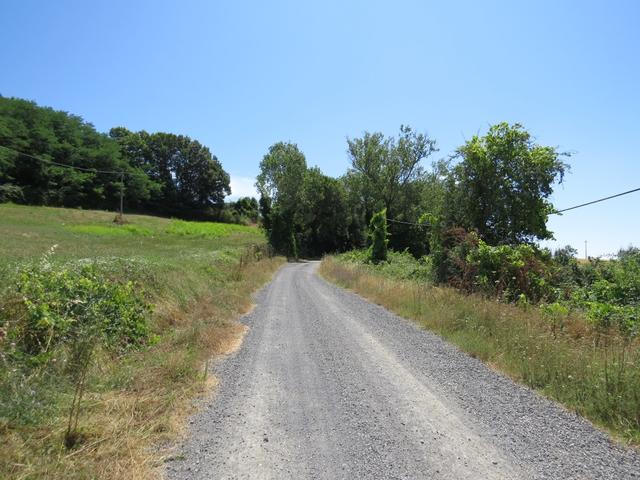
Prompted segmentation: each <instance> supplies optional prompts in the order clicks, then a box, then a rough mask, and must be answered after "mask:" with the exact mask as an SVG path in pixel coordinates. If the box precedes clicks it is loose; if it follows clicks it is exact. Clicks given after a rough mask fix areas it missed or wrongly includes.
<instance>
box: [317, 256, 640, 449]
mask: <svg viewBox="0 0 640 480" xmlns="http://www.w3.org/2000/svg"><path fill="white" fill-rule="evenodd" d="M320 272H321V274H322V275H323V276H324V277H326V278H327V279H328V280H330V281H333V282H335V283H337V284H338V285H341V286H343V287H345V288H349V289H352V290H353V291H355V292H357V293H359V294H361V295H363V296H365V297H367V298H369V299H370V300H372V301H374V302H376V303H378V304H380V305H383V306H385V307H386V308H388V309H390V310H392V311H394V312H396V313H397V314H399V315H402V316H404V317H406V318H410V319H413V320H415V321H416V322H418V323H419V324H420V325H421V326H423V327H425V328H427V329H429V330H432V331H434V332H435V333H437V334H439V335H441V336H442V337H444V338H446V339H447V340H449V341H450V342H452V343H454V344H455V345H457V346H458V347H459V348H460V349H462V350H463V351H465V352H467V353H469V354H470V355H472V356H474V357H477V358H479V359H481V360H483V361H485V362H486V363H488V364H489V365H491V366H492V367H493V368H495V369H497V370H499V371H502V372H504V373H506V374H508V375H510V376H511V377H512V378H514V379H515V380H517V381H520V382H522V383H524V384H526V385H528V386H529V387H531V388H534V389H537V390H538V391H540V392H542V393H543V394H545V395H547V396H549V397H551V398H553V399H555V400H557V401H559V402H561V403H563V404H564V405H565V406H567V407H568V408H571V409H573V410H575V411H576V412H578V413H580V414H581V415H584V416H585V417H587V418H589V419H590V420H592V421H593V422H594V423H596V424H597V425H600V426H601V427H604V428H605V429H608V430H609V431H610V432H611V433H612V434H613V435H614V436H616V437H617V438H619V439H621V440H622V441H625V442H628V443H630V444H635V445H639V444H640V343H639V342H638V339H637V338H629V337H622V336H620V335H619V334H618V333H616V331H613V330H611V331H602V330H598V329H597V328H594V327H593V326H592V325H590V324H589V322H587V321H586V319H585V317H584V316H583V315H580V313H578V312H574V313H568V314H567V313H566V312H564V313H562V314H561V315H553V314H552V313H553V312H548V313H546V314H545V313H544V312H545V310H544V309H542V308H539V307H536V306H530V305H525V306H521V307H518V306H516V305H513V304H504V303H500V302H497V301H496V300H491V299H488V298H485V297H481V296H479V295H464V294H462V293H460V292H458V291H456V290H454V289H452V288H449V287H444V288H443V287H436V286H433V285H432V284H430V283H429V282H428V281H426V280H424V279H417V280H416V279H415V278H412V279H408V278H399V277H398V275H397V272H395V271H394V270H393V269H381V268H379V267H374V266H372V265H365V264H362V263H357V262H351V261H348V260H345V259H342V260H341V259H339V258H335V257H326V258H325V259H324V260H323V262H322V264H321V267H320Z"/></svg>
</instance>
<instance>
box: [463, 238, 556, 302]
mask: <svg viewBox="0 0 640 480" xmlns="http://www.w3.org/2000/svg"><path fill="white" fill-rule="evenodd" d="M545 260H546V262H547V263H545ZM548 260H549V259H545V258H543V255H542V253H541V252H540V251H539V250H538V249H537V248H535V247H533V246H531V245H527V244H520V245H516V246H509V245H499V246H491V245H488V244H487V243H485V242H484V241H482V240H479V241H478V246H477V248H475V249H473V250H472V251H470V252H469V253H468V254H467V258H466V263H467V266H466V268H467V269H469V270H470V272H471V274H472V275H473V285H472V287H471V290H475V291H481V292H483V293H485V294H487V295H491V296H498V297H501V298H503V299H505V300H506V301H509V302H521V303H522V302H524V301H525V299H526V300H527V301H531V302H539V301H540V300H542V299H544V298H547V297H548V296H549V294H550V287H549V284H548V283H547V280H546V278H547V277H548V274H547V271H548Z"/></svg>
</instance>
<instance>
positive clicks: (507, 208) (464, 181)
mask: <svg viewBox="0 0 640 480" xmlns="http://www.w3.org/2000/svg"><path fill="white" fill-rule="evenodd" d="M567 155H568V154H566V153H560V152H558V151H557V149H556V148H554V147H548V146H542V145H538V144H537V143H535V142H534V140H533V139H532V138H531V135H530V134H529V132H527V131H526V130H525V129H524V127H523V126H522V125H520V124H517V123H516V124H514V125H509V124H508V123H499V124H497V125H494V126H492V127H491V128H489V132H488V133H487V134H486V135H485V136H482V137H480V136H477V135H476V136H474V137H473V138H472V139H471V140H469V141H468V142H466V143H465V144H464V145H463V146H462V147H460V148H459V149H458V150H457V152H456V157H457V158H458V159H460V163H458V164H457V165H456V166H455V167H454V168H453V169H452V171H451V175H450V177H449V180H448V193H447V198H446V205H447V211H446V216H447V220H448V223H449V224H452V225H455V226H462V227H465V228H467V229H474V230H477V231H478V233H479V235H480V236H481V238H482V239H483V240H485V241H486V242H487V243H489V244H492V245H496V244H503V243H510V244H515V243H520V242H531V241H533V240H535V239H546V238H552V233H551V232H550V231H549V230H548V229H547V218H548V215H549V213H551V212H552V211H553V205H552V204H551V202H550V201H549V196H550V195H551V193H552V192H553V185H554V183H556V182H558V183H561V182H562V180H563V178H564V174H565V172H566V171H567V169H568V166H567V165H566V164H565V163H563V162H562V161H561V157H562V156H567Z"/></svg>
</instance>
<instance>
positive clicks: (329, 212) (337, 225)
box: [295, 167, 349, 257]
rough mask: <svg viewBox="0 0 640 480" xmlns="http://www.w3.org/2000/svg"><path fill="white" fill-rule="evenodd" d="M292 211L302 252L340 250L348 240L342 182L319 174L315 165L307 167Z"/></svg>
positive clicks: (313, 252) (344, 195)
mask: <svg viewBox="0 0 640 480" xmlns="http://www.w3.org/2000/svg"><path fill="white" fill-rule="evenodd" d="M300 197H301V198H300V203H299V204H298V208H297V211H296V216H295V218H296V229H297V231H298V232H299V235H298V237H299V239H300V242H299V243H300V250H301V252H302V254H303V255H305V256H310V257H318V256H320V255H322V254H323V253H326V252H336V251H342V250H344V249H345V248H346V247H347V245H348V243H349V236H348V235H349V233H348V231H347V205H346V194H345V191H344V187H343V186H342V184H341V183H340V182H339V181H338V180H336V179H333V178H331V177H328V176H326V175H323V174H322V172H321V171H320V169H319V168H317V167H316V168H310V169H309V170H307V172H306V174H305V177H304V183H303V185H302V192H301V195H300Z"/></svg>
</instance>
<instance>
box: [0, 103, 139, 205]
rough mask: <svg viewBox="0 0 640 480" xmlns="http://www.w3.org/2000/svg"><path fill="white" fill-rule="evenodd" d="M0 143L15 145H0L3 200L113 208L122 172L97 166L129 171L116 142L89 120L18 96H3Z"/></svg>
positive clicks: (0, 111) (0, 179) (0, 115)
mask: <svg viewBox="0 0 640 480" xmlns="http://www.w3.org/2000/svg"><path fill="white" fill-rule="evenodd" d="M0 145H3V146H5V147H8V148H9V149H11V150H7V149H0V184H2V187H3V188H2V195H1V196H2V197H3V198H4V199H5V200H11V201H18V202H22V203H29V204H35V205H55V206H66V207H86V208H112V209H115V208H116V207H117V205H118V199H119V193H120V187H121V184H120V177H119V175H118V174H105V173H100V172H98V171H97V170H101V171H115V172H121V171H123V172H130V170H131V169H130V167H129V165H128V164H127V162H126V161H125V160H123V159H122V157H121V156H120V153H119V149H118V145H117V144H116V143H115V142H114V141H113V140H111V139H110V138H108V137H107V136H106V135H104V134H101V133H99V132H97V131H96V129H95V128H94V127H93V125H91V124H90V123H87V122H85V121H84V120H83V119H82V118H80V117H78V116H76V115H71V114H69V113H67V112H62V111H55V110H53V109H51V108H46V107H40V106H38V105H36V104H35V103H34V102H30V101H27V100H22V99H18V98H4V97H0ZM16 152H23V153H24V154H25V155H22V154H20V153H16ZM33 157H36V158H33ZM56 163H57V164H61V165H69V166H74V167H79V168H80V169H83V170H80V169H72V168H68V167H65V166H60V165H55V164H56Z"/></svg>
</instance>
